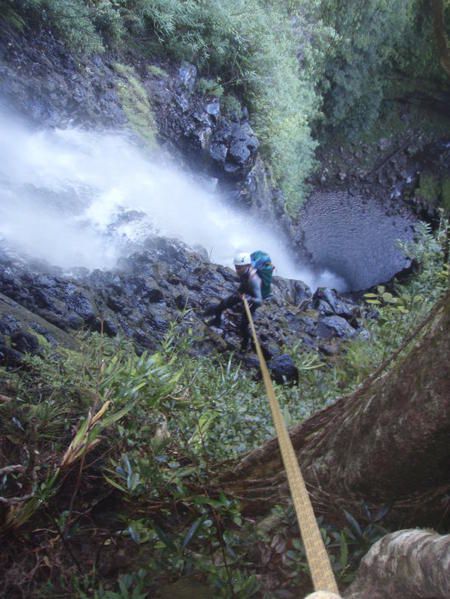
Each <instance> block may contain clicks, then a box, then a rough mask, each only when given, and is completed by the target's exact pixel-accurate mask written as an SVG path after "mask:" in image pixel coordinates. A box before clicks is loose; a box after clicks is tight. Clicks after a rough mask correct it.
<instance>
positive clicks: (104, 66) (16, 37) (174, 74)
mask: <svg viewBox="0 0 450 599" xmlns="http://www.w3.org/2000/svg"><path fill="white" fill-rule="evenodd" d="M129 60H130V61H131V62H132V64H133V69H134V72H135V74H136V77H137V78H138V79H139V85H141V86H142V88H143V90H145V92H146V93H147V96H148V100H149V103H150V105H151V106H152V110H153V112H154V117H155V121H156V125H157V129H158V140H159V144H160V148H159V150H162V151H163V152H164V151H166V152H168V153H169V154H170V155H171V156H172V157H173V156H176V157H177V159H178V161H180V162H181V163H182V164H183V165H184V166H185V167H187V168H191V169H193V171H194V172H195V173H196V174H198V173H201V174H203V176H207V177H210V178H212V180H213V182H214V184H215V185H217V187H218V189H219V191H221V192H223V193H224V194H226V196H227V198H228V201H230V202H232V203H234V204H235V205H237V206H240V207H242V208H244V209H247V210H252V211H253V212H254V213H257V214H258V215H259V216H260V218H261V219H262V220H267V219H271V221H272V222H273V223H275V222H276V223H277V225H276V226H277V227H278V228H279V229H280V230H283V231H284V232H287V231H288V232H290V231H289V230H290V228H291V226H292V225H291V221H290V218H289V217H288V216H287V214H286V213H285V208H284V198H283V196H282V194H281V193H280V192H279V190H277V189H275V187H274V185H273V183H272V181H271V177H270V175H269V174H268V171H267V169H266V168H265V166H264V163H263V162H262V160H261V158H260V157H259V155H258V148H259V141H258V139H257V137H256V135H255V133H254V131H253V129H252V127H251V125H250V122H249V117H248V111H247V110H246V109H245V108H242V109H239V110H235V111H232V112H231V113H230V112H229V111H228V112H226V114H225V111H224V109H223V106H222V100H221V99H220V98H218V97H216V96H214V95H210V94H204V93H200V92H199V91H198V74H197V70H196V68H195V67H194V66H193V65H190V64H182V65H164V66H165V69H161V68H159V67H156V68H154V69H152V68H151V67H152V65H149V64H148V63H144V62H143V61H142V58H136V57H132V58H130V57H127V56H116V55H110V54H108V53H106V54H103V55H101V56H94V57H91V58H81V57H77V58H76V59H75V57H74V56H73V55H72V54H70V53H69V52H68V51H67V50H66V49H65V47H64V45H63V44H62V43H61V42H60V41H59V40H57V39H56V38H55V37H54V36H53V35H52V33H51V32H50V31H46V30H33V31H31V30H28V31H25V32H24V33H18V32H16V31H13V30H8V28H6V29H5V30H4V31H2V37H1V39H0V106H1V105H2V104H5V105H7V106H9V107H11V108H13V109H14V110H15V111H18V112H19V113H21V114H23V115H25V116H26V117H27V118H29V119H31V120H32V121H33V122H34V123H35V124H36V125H38V126H40V127H55V126H63V127H64V126H67V125H68V124H70V125H75V126H82V127H86V126H88V127H90V128H92V127H97V128H99V127H101V128H105V127H106V128H112V129H122V128H128V129H129V128H130V124H129V123H128V121H127V116H126V110H125V109H124V107H123V100H122V99H121V96H120V94H119V93H118V91H117V90H118V85H119V84H123V80H122V79H121V78H120V76H119V75H118V73H117V68H116V65H117V63H127V61H129ZM153 66H154V65H153ZM149 67H150V68H149ZM138 141H139V140H138ZM140 141H142V140H140ZM159 153H161V152H159ZM274 226H275V225H274Z"/></svg>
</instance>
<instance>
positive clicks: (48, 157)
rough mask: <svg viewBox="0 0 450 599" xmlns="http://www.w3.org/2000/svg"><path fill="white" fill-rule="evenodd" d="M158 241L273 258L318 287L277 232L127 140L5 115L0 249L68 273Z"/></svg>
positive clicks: (103, 264)
mask: <svg viewBox="0 0 450 599" xmlns="http://www.w3.org/2000/svg"><path fill="white" fill-rule="evenodd" d="M150 233H158V234H159V235H163V236H168V237H175V238H177V239H180V240H181V241H183V242H185V243H186V244H187V245H189V246H191V247H198V246H202V247H203V248H204V249H205V250H206V252H207V253H208V256H209V258H210V260H211V262H215V263H219V264H224V265H227V266H231V264H232V258H233V255H234V254H235V253H236V252H237V251H253V250H256V249H263V250H265V251H267V252H268V253H269V254H270V255H271V257H272V260H273V262H274V264H275V265H276V274H278V275H280V276H283V277H288V278H293V279H301V280H303V281H304V282H305V283H307V284H308V285H309V286H311V287H313V288H315V287H317V286H318V285H319V284H326V285H330V286H334V287H341V288H342V283H341V282H340V281H339V280H338V279H337V278H335V277H333V275H329V276H328V274H327V273H326V272H325V273H323V274H322V276H321V279H320V280H319V279H318V278H317V277H316V276H315V275H313V273H312V272H311V271H309V270H308V269H306V268H302V267H301V266H300V265H298V264H297V262H296V260H295V259H294V258H293V257H292V256H291V255H290V253H289V251H288V250H287V248H286V243H285V240H283V239H281V238H280V237H279V236H276V235H275V234H274V233H273V232H272V231H271V230H270V228H269V227H267V226H263V225H261V224H260V223H257V222H256V221H254V220H252V219H251V218H250V217H249V216H247V215H243V214H241V213H239V212H238V211H237V210H233V209H231V208H230V207H227V206H226V204H225V202H224V201H223V200H222V199H221V198H220V197H219V195H218V194H217V193H213V192H211V191H208V190H207V189H206V187H205V186H202V185H201V184H200V183H199V182H196V181H195V180H193V178H192V177H189V176H188V175H187V174H185V173H182V172H180V171H179V170H177V169H176V168H174V167H168V166H163V165H161V164H156V163H154V162H152V161H150V159H149V158H148V156H147V155H146V154H145V152H144V151H142V150H141V149H140V148H139V147H137V146H136V145H135V144H133V142H132V141H130V139H128V138H127V137H126V136H124V135H121V134H120V133H115V132H106V133H105V132H97V131H86V130H82V129H78V128H66V129H54V130H36V129H33V128H31V127H29V126H27V125H26V124H25V123H24V122H23V121H21V120H19V119H17V118H15V117H12V116H11V115H9V114H7V113H6V112H5V111H4V110H0V239H1V240H2V241H3V244H5V243H6V244H7V245H8V246H10V247H11V248H13V249H14V250H15V251H18V252H21V253H23V254H26V255H27V256H31V257H33V258H38V259H41V260H45V261H46V262H48V263H50V264H52V265H55V266H60V267H62V268H63V269H66V270H70V269H72V268H75V267H86V268H89V269H93V268H103V269H110V268H113V267H114V266H115V264H116V262H117V260H118V259H119V257H120V256H122V255H124V254H126V253H128V252H130V251H132V250H134V251H135V250H136V249H137V248H138V247H139V243H140V242H141V241H143V240H144V239H145V237H147V236H148V235H149V234H150Z"/></svg>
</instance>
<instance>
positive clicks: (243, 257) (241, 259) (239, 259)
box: [234, 252, 252, 266]
mask: <svg viewBox="0 0 450 599" xmlns="http://www.w3.org/2000/svg"><path fill="white" fill-rule="evenodd" d="M251 263H252V259H251V258H250V254H249V253H248V252H241V253H240V254H236V256H235V257H234V265H235V266H250V264H251Z"/></svg>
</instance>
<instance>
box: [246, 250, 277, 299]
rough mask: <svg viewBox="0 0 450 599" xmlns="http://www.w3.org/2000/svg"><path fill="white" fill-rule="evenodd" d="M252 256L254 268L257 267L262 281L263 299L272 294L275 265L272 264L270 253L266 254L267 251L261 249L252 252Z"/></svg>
mask: <svg viewBox="0 0 450 599" xmlns="http://www.w3.org/2000/svg"><path fill="white" fill-rule="evenodd" d="M250 258H251V259H252V266H253V268H255V269H256V272H257V273H258V275H259V277H260V279H261V281H262V286H261V295H262V296H263V299H266V298H268V297H269V295H270V286H271V284H272V274H273V271H274V270H275V267H274V265H273V264H272V260H271V259H270V256H269V254H266V252H262V251H261V250H257V251H256V252H253V253H252V254H250Z"/></svg>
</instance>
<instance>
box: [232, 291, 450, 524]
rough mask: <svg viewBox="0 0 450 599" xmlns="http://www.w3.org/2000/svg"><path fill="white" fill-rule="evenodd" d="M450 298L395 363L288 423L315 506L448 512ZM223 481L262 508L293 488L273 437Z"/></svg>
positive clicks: (416, 519) (412, 512)
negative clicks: (388, 506) (345, 394)
mask: <svg viewBox="0 0 450 599" xmlns="http://www.w3.org/2000/svg"><path fill="white" fill-rule="evenodd" d="M449 300H450V293H449V292H447V294H446V296H445V297H444V298H443V299H442V300H441V301H440V302H439V303H438V304H437V306H436V307H435V308H434V310H433V311H432V312H431V314H430V315H429V316H428V318H427V319H426V321H425V323H424V324H423V325H421V327H420V332H419V333H416V334H415V335H414V336H413V340H412V342H411V343H410V344H409V345H410V346H411V347H410V349H409V351H408V353H407V354H406V355H405V356H404V357H402V358H399V357H398V356H397V359H396V360H395V364H394V366H393V367H392V368H391V369H390V370H386V365H384V366H383V367H381V368H380V369H379V370H378V371H377V372H376V373H375V374H374V375H373V376H372V377H371V378H370V379H369V380H368V381H367V382H366V383H365V384H363V385H362V386H361V387H360V388H359V389H358V390H357V391H355V392H354V393H353V394H352V395H350V396H348V397H345V398H342V399H340V400H339V401H337V402H336V403H335V404H334V405H332V406H330V407H329V408H326V409H325V410H322V411H320V412H318V413H316V414H315V415H314V416H312V417H311V418H310V419H308V420H307V421H305V422H304V423H302V424H299V425H297V426H295V427H293V428H292V429H291V430H290V434H291V439H292V443H293V445H294V449H295V451H296V453H297V456H298V458H299V463H300V467H301V469H302V472H303V475H304V477H305V480H306V482H307V484H308V487H309V490H310V492H311V495H312V498H313V501H314V503H315V508H316V511H317V510H318V511H329V510H330V508H331V507H332V506H334V507H336V506H339V505H340V504H344V505H347V506H349V505H350V504H351V503H352V502H353V501H360V500H362V499H364V500H365V501H366V502H370V503H373V504H384V503H391V502H392V503H394V504H395V507H397V508H399V509H402V510H404V512H405V514H407V515H408V518H407V519H406V522H414V525H420V524H429V523H430V522H432V521H433V518H432V516H433V514H431V513H429V516H430V520H429V521H428V522H427V521H426V519H425V520H424V519H423V518H422V517H419V513H422V516H423V515H424V514H425V513H426V512H427V510H430V506H431V505H433V506H434V507H435V508H436V510H437V512H440V513H441V515H442V512H443V510H444V508H445V504H444V503H440V502H443V501H444V498H445V493H446V492H447V491H448V489H449V488H450V468H449V463H450V443H449V438H450V374H449V355H450V352H449V349H450V341H449V340H450V335H449V333H450V301H449ZM403 353H404V352H403ZM223 487H225V488H226V489H227V490H229V491H230V492H233V493H234V494H237V495H239V496H241V497H242V499H243V501H244V503H245V502H246V503H247V505H248V506H249V508H252V509H255V510H257V509H258V508H263V509H267V508H268V507H270V505H271V504H272V503H275V502H277V501H278V502H279V501H280V496H283V495H286V493H287V489H286V485H285V478H284V472H283V467H282V464H281V459H280V455H279V451H278V447H277V441H276V439H273V440H271V441H269V442H268V443H266V444H265V445H263V446H262V447H260V448H258V449H257V450H255V451H253V452H251V453H250V454H248V455H247V456H245V457H244V458H243V459H242V460H241V461H240V462H239V464H237V466H236V467H235V468H234V469H233V470H232V471H229V472H228V473H226V475H225V476H224V477H223V479H222V488H223ZM426 500H429V503H428V504H427V501H426ZM426 505H427V508H426V509H423V508H425V506H426ZM415 510H416V511H415ZM436 515H437V514H436V512H435V513H434V516H436ZM411 518H412V519H411ZM403 525H404V524H403Z"/></svg>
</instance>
